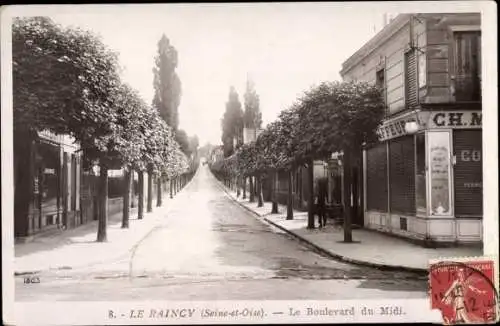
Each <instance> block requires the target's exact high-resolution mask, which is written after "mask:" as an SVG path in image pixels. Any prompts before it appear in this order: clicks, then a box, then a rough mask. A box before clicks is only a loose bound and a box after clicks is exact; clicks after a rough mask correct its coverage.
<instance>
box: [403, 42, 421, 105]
mask: <svg viewBox="0 0 500 326" xmlns="http://www.w3.org/2000/svg"><path fill="white" fill-rule="evenodd" d="M405 98H406V107H407V108H413V107H415V106H416V105H417V104H418V89H417V58H416V53H415V50H410V51H408V52H406V53H405Z"/></svg>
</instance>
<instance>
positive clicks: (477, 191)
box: [341, 13, 483, 245]
mask: <svg viewBox="0 0 500 326" xmlns="http://www.w3.org/2000/svg"><path fill="white" fill-rule="evenodd" d="M480 26H481V17H480V14H479V13H454V14H434V13H433V14H402V15H398V16H397V17H396V18H394V19H393V20H392V21H391V22H390V23H389V24H388V25H386V26H385V27H384V28H383V29H382V30H381V31H380V32H379V33H377V34H376V35H375V36H374V37H373V38H372V39H371V40H369V41H368V42H367V43H366V44H365V45H364V46H363V47H362V48H361V49H359V50H358V51H357V52H356V53H354V54H353V55H352V56H351V57H350V58H348V59H347V60H346V61H345V62H344V63H343V66H342V70H341V76H342V78H343V79H344V80H346V81H367V82H371V83H374V84H376V85H379V87H381V88H382V89H383V90H384V99H385V102H386V116H385V119H384V121H383V123H382V125H381V127H380V128H379V130H378V134H379V140H380V141H379V142H378V144H375V145H374V146H371V147H369V148H365V150H364V151H363V160H362V163H363V173H362V175H363V199H364V200H363V212H364V214H363V215H364V216H363V220H364V226H365V227H367V228H372V229H377V230H380V231H383V232H388V233H393V234H396V235H400V236H403V237H407V238H411V239H415V240H419V241H424V243H431V244H435V245H438V244H444V243H476V244H480V243H481V242H482V218H483V186H482V178H483V171H482V157H481V153H482V127H481V124H482V121H481V117H482V113H481V112H482V105H481V28H480Z"/></svg>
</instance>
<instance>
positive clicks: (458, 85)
mask: <svg viewBox="0 0 500 326" xmlns="http://www.w3.org/2000/svg"><path fill="white" fill-rule="evenodd" d="M453 34H454V35H453V36H454V62H455V64H454V70H455V76H454V78H455V99H456V100H457V101H478V100H480V99H481V32H479V31H460V32H458V31H457V32H454V33H453Z"/></svg>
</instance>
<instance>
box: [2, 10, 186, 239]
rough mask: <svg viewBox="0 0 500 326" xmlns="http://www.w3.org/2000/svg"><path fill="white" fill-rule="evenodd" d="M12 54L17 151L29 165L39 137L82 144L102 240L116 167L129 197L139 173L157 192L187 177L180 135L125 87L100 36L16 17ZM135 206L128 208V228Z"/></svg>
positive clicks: (19, 189) (19, 194)
mask: <svg viewBox="0 0 500 326" xmlns="http://www.w3.org/2000/svg"><path fill="white" fill-rule="evenodd" d="M12 49H13V53H12V55H13V57H12V63H13V106H14V140H15V145H14V146H15V148H14V153H15V155H19V156H25V158H26V161H29V155H30V153H31V151H30V146H32V144H33V142H34V141H37V139H38V137H39V136H38V135H39V132H40V131H45V130H46V131H50V132H52V133H55V134H65V135H70V136H72V137H73V138H74V139H75V140H76V142H77V143H78V144H79V146H80V148H81V151H82V152H83V155H82V157H83V160H84V161H83V162H84V167H85V168H87V169H89V168H90V167H92V166H94V165H98V166H99V171H100V173H99V182H98V192H99V200H98V206H99V214H98V216H99V228H98V235H97V240H98V241H106V224H107V198H108V195H107V191H108V181H107V178H108V170H109V169H116V168H124V169H125V171H126V182H125V184H126V185H127V189H126V191H125V193H126V194H127V195H129V192H130V174H131V171H132V170H136V171H137V172H138V173H139V183H140V184H141V183H142V182H143V181H142V180H143V173H144V172H147V173H148V178H149V181H150V182H149V183H148V184H149V185H152V179H153V178H157V184H158V186H159V190H158V191H161V183H162V182H164V180H165V179H170V180H171V182H175V180H179V179H181V178H182V176H183V175H184V174H185V173H187V172H188V170H189V161H188V158H187V157H186V155H185V154H184V153H183V152H182V150H181V147H180V146H179V144H178V143H177V142H176V140H175V129H173V128H172V127H170V126H169V125H168V124H167V123H166V122H165V121H164V120H163V119H162V118H161V116H160V115H159V113H158V110H156V109H154V108H151V107H150V106H148V105H147V104H146V103H145V102H144V101H143V99H142V98H141V97H140V96H139V94H138V93H137V92H136V91H135V90H133V89H132V88H131V87H130V86H129V85H127V84H125V83H123V82H122V80H121V78H120V69H121V68H120V66H119V64H118V58H117V54H116V53H114V52H112V51H110V50H109V49H108V48H107V47H106V46H105V45H104V44H103V42H102V40H101V39H100V38H99V37H98V36H96V35H94V34H93V33H90V32H88V31H83V30H80V29H75V28H63V27H61V26H59V25H57V24H55V23H54V22H53V21H52V20H50V19H49V18H46V17H30V18H16V19H15V20H14V22H13V34H12ZM19 161H20V162H22V161H23V159H22V157H21V159H20V160H19ZM191 172H192V171H191ZM139 189H140V191H141V190H142V189H143V187H139ZM24 190H25V189H23V187H17V186H16V188H15V191H16V198H21V197H23V193H22V192H23V191H24ZM148 192H151V190H149V191H148ZM127 195H124V198H129V196H127ZM139 196H140V197H141V196H143V195H141V194H139ZM127 200H128V199H127ZM141 203H143V200H139V206H138V209H139V218H141V217H142V211H143V207H141V206H142V205H141ZM20 205H22V204H20ZM18 206H19V205H18ZM148 206H149V205H148ZM128 207H129V203H128V202H126V203H125V202H124V215H123V226H124V227H128V217H129V216H128ZM20 209H21V208H20ZM149 209H151V208H150V207H148V210H149Z"/></svg>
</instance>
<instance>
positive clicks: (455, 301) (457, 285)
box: [429, 257, 498, 325]
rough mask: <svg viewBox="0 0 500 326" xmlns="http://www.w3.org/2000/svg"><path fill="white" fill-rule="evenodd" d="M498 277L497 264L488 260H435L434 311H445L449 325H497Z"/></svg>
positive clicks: (432, 279) (431, 275)
mask: <svg viewBox="0 0 500 326" xmlns="http://www.w3.org/2000/svg"><path fill="white" fill-rule="evenodd" d="M497 272H498V271H497ZM495 275H497V274H496V273H495V265H494V261H493V260H491V259H488V258H484V257H474V258H471V259H468V260H465V261H453V260H440V261H432V262H431V263H430V269H429V286H430V289H429V290H430V299H431V308H432V309H439V310H440V311H441V313H442V316H443V321H444V323H445V324H447V325H450V324H472V323H481V324H483V323H494V322H495V321H496V320H497V319H498V293H497V291H496V290H495V279H494V278H495Z"/></svg>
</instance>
